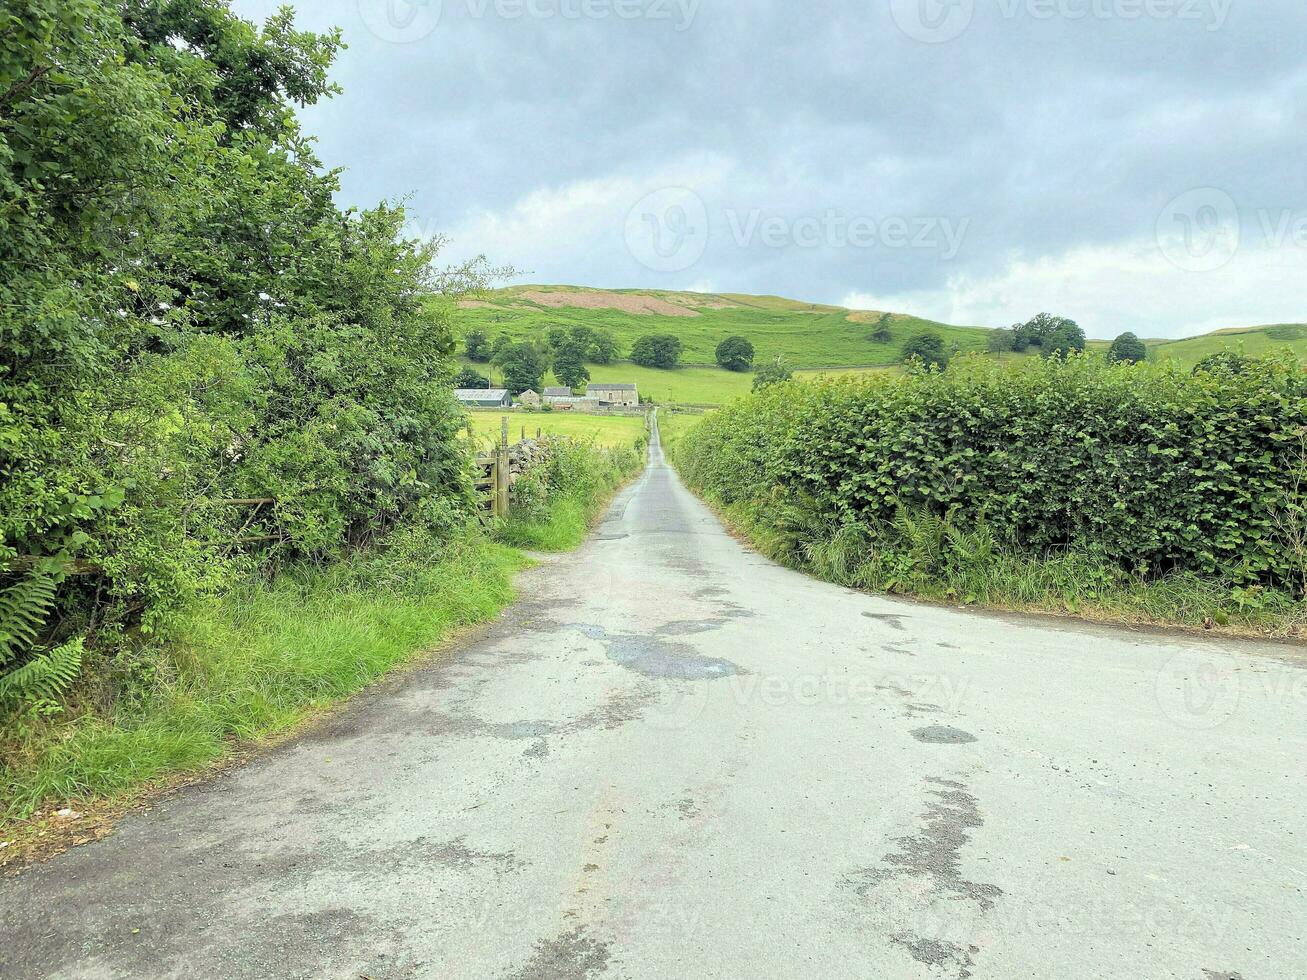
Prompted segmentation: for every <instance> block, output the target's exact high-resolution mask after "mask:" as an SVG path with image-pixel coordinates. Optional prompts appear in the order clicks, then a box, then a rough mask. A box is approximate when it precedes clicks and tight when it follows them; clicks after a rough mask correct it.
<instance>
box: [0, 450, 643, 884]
mask: <svg viewBox="0 0 1307 980" xmlns="http://www.w3.org/2000/svg"><path fill="white" fill-rule="evenodd" d="M593 452H594V451H593V450H592V449H591V448H590V447H580V448H578V449H577V450H576V451H575V456H576V459H575V460H574V462H575V463H576V465H581V463H582V460H583V459H584V458H586V457H589V458H590V460H591V464H592V465H593V464H595V463H596V457H594V456H593V455H592V453H593ZM601 456H602V458H601V459H599V460H598V462H599V463H601V464H602V465H593V469H594V471H595V472H598V473H599V474H601V477H602V478H600V479H596V480H594V481H591V482H589V483H585V484H578V485H576V486H574V487H572V488H571V490H570V492H567V493H557V494H554V495H552V496H551V497H550V498H549V499H548V500H546V501H545V502H544V503H542V504H539V505H537V506H536V507H534V508H533V509H532V512H531V513H530V514H529V515H524V516H519V517H517V518H515V519H512V520H509V521H506V522H504V523H503V524H501V525H500V526H498V527H496V528H495V529H493V531H492V532H491V533H489V534H487V533H483V532H479V531H478V532H472V533H468V534H467V535H465V536H464V537H461V538H458V539H456V540H454V541H453V542H445V543H436V542H435V541H433V540H431V539H430V538H428V537H426V536H423V535H419V534H409V535H404V536H401V537H399V538H398V539H396V540H394V541H392V542H391V544H390V546H389V547H387V548H386V549H385V550H384V551H378V552H375V553H361V554H356V555H354V556H352V557H350V558H347V559H345V560H343V561H341V562H339V563H337V564H335V565H332V566H329V567H325V568H324V567H317V566H299V567H291V568H289V569H286V570H283V571H282V572H281V573H280V574H279V575H277V576H276V577H275V578H273V579H271V580H266V579H261V578H260V579H251V580H248V581H245V582H243V583H241V584H240V585H238V586H237V587H235V588H233V589H232V590H231V591H229V592H228V593H226V594H225V595H222V596H220V597H217V598H215V599H213V600H210V601H208V602H204V603H198V604H196V606H195V607H194V608H193V609H192V610H190V612H189V613H188V614H187V615H186V616H185V617H184V618H183V620H182V622H181V624H180V625H179V627H178V628H177V629H176V631H175V632H174V633H173V634H171V636H170V637H169V639H168V641H167V642H166V643H161V642H156V643H154V644H152V645H149V646H142V647H141V648H140V650H139V651H138V652H137V653H136V654H134V655H123V656H120V657H119V658H117V660H116V662H115V663H114V664H113V666H112V668H111V671H110V673H111V674H112V676H104V677H100V678H98V679H97V682H96V683H94V684H88V685H87V690H86V693H85V694H84V696H83V698H82V701H81V703H79V704H75V705H73V706H72V707H70V708H69V709H68V710H67V711H66V712H65V713H63V714H60V715H57V716H54V717H48V718H43V719H42V718H32V717H28V718H26V719H22V720H17V721H13V722H11V723H9V724H7V725H6V727H5V728H4V729H3V730H0V867H4V866H5V865H16V864H18V863H21V862H22V861H24V860H26V859H27V858H28V857H30V856H32V855H36V854H40V853H42V852H43V851H47V850H55V851H57V850H60V849H62V848H63V847H65V846H68V845H69V844H74V843H83V842H86V841H88V840H90V839H92V838H98V837H100V836H103V833H105V832H107V825H108V823H109V821H107V820H106V819H105V814H106V813H110V812H111V811H114V810H116V809H120V808H122V807H123V806H124V805H130V804H131V802H133V801H135V800H139V799H142V798H148V796H149V795H150V794H151V793H152V792H153V791H155V790H157V789H159V788H162V787H165V786H167V785H170V784H173V783H176V782H179V781H181V780H183V779H185V778H186V777H187V776H188V775H190V776H193V775H194V774H197V773H204V772H206V771H208V770H210V769H212V768H213V767H215V766H217V765H219V764H221V763H222V762H223V761H224V760H230V759H232V758H233V757H235V756H236V755H237V754H238V753H240V752H241V751H243V750H246V749H249V748H250V747H252V746H257V745H259V744H262V743H263V742H264V741H266V740H269V739H274V738H276V737H278V736H282V735H285V734H287V733H290V732H293V731H294V730H295V729H296V728H297V726H299V725H301V724H302V723H304V722H305V721H306V720H308V719H310V718H312V717H314V716H315V715H317V714H320V713H321V712H322V711H324V710H326V709H329V708H331V707H333V706H335V705H338V704H340V703H341V702H343V701H344V700H346V699H348V698H349V697H350V696H351V695H354V694H356V693H358V692H359V691H360V690H362V689H364V688H365V687H367V686H368V685H370V684H372V683H374V682H376V681H377V680H379V679H380V678H382V677H383V676H384V675H385V674H387V673H388V672H390V671H392V670H394V669H396V668H398V667H401V666H403V665H406V664H411V663H414V662H417V661H419V660H421V659H422V658H423V656H424V655H426V654H427V653H428V652H429V651H431V650H432V649H433V648H435V647H437V646H439V645H440V644H442V643H446V642H448V641H449V640H450V639H451V638H453V637H455V636H457V635H458V633H459V632H460V631H461V630H463V629H465V628H467V627H470V626H472V625H475V624H477V623H481V622H485V621H487V620H489V619H492V618H493V617H494V616H495V615H497V614H498V613H499V611H500V610H502V609H503V608H504V607H505V606H506V605H508V604H509V603H510V602H512V601H513V599H514V598H515V594H516V593H515V590H514V585H513V581H514V577H515V576H516V574H517V573H518V572H519V571H521V570H522V569H524V568H526V567H528V566H529V565H531V564H532V562H531V559H530V558H529V557H527V556H526V555H524V554H522V552H521V551H519V550H518V548H519V547H525V548H531V549H533V550H538V551H562V550H568V549H571V548H574V547H576V546H577V545H578V544H580V543H581V541H582V540H584V538H585V535H586V532H587V530H588V528H589V526H590V524H591V523H592V522H593V521H594V520H595V518H596V517H597V516H598V515H599V514H600V513H602V511H603V508H604V506H605V505H606V503H607V501H608V500H609V499H610V498H611V496H612V495H613V494H614V493H615V492H616V490H617V488H618V487H619V486H620V485H621V483H623V482H625V480H626V479H628V478H629V477H630V476H631V475H632V474H633V473H634V472H636V471H637V470H638V466H636V465H635V464H634V463H633V462H632V460H634V459H635V458H636V454H635V453H634V452H633V451H631V450H626V451H625V453H624V454H622V455H621V456H620V460H621V461H622V463H623V465H622V466H620V467H619V466H615V465H614V463H613V458H614V457H613V454H609V453H602V454H601ZM108 690H112V691H113V692H114V694H113V696H112V697H110V696H107V695H106V694H105V693H104V692H105V691H108ZM60 810H62V811H63V815H62V816H61V815H60V813H59V811H60ZM69 810H72V811H76V812H74V813H73V814H72V816H69V815H68V811H69Z"/></svg>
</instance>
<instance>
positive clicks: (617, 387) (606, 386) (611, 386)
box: [590, 381, 636, 391]
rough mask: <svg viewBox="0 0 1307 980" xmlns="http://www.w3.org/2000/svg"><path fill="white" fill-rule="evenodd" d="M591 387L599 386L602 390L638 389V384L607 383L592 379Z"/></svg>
mask: <svg viewBox="0 0 1307 980" xmlns="http://www.w3.org/2000/svg"><path fill="white" fill-rule="evenodd" d="M590 387H591V388H597V389H599V390H600V391H635V390H636V386H635V385H628V384H607V383H605V382H602V381H592V382H590Z"/></svg>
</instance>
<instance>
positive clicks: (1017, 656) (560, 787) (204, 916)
mask: <svg viewBox="0 0 1307 980" xmlns="http://www.w3.org/2000/svg"><path fill="white" fill-rule="evenodd" d="M522 588H523V594H524V596H525V599H524V601H522V602H521V603H519V604H518V605H516V606H515V607H513V608H512V609H511V610H510V611H509V612H508V613H507V614H506V615H505V616H504V617H502V618H501V619H500V620H499V621H497V622H496V623H495V624H493V625H492V626H491V627H489V628H488V629H485V630H483V631H482V632H480V633H479V634H477V635H475V636H473V637H472V638H470V639H468V640H466V641H465V642H464V643H462V644H461V645H460V646H459V647H458V648H457V649H456V650H454V651H452V653H451V654H450V655H449V656H448V657H445V658H442V659H441V660H440V661H439V662H438V663H434V664H432V665H431V666H428V667H424V668H422V669H419V670H416V671H412V672H409V673H406V674H405V675H404V676H400V677H396V678H394V679H392V680H391V681H389V682H387V683H386V684H383V685H382V686H380V687H379V688H377V689H375V690H373V691H371V692H369V693H368V694H366V695H364V696H363V697H361V698H360V699H358V700H357V701H356V702H355V703H354V704H353V705H352V706H351V707H349V708H347V709H346V710H344V711H342V712H340V713H339V714H337V715H336V716H334V717H333V719H332V720H330V721H329V722H327V723H325V724H322V725H320V726H318V727H316V728H315V729H314V730H312V731H311V732H310V733H309V734H307V735H305V736H304V737H301V738H298V739H296V740H295V741H294V742H292V743H290V744H287V745H285V746H283V747H281V748H279V749H276V750H274V751H271V752H269V753H268V754H266V755H265V756H263V757H262V758H260V759H259V760H258V761H256V762H254V763H253V764H251V765H248V766H246V767H244V768H242V769H239V770H236V771H234V772H233V773H231V774H230V775H227V776H224V777H221V778H218V779H215V780H213V781H211V782H209V783H207V784H205V785H202V786H198V787H193V788H191V789H187V790H184V791H182V792H180V793H179V794H177V795H175V796H173V797H171V798H169V799H166V800H165V801H163V802H162V803H161V804H160V805H159V806H158V807H157V808H156V809H155V810H153V811H151V812H148V813H142V814H139V815H136V816H133V817H131V818H129V819H128V820H127V821H126V822H125V823H124V824H123V826H122V827H121V828H120V829H119V831H118V832H117V833H116V834H115V835H114V836H112V837H111V838H109V839H107V840H105V841H104V842H102V843H100V844H96V845H90V846H86V847H83V848H81V849H79V850H77V851H75V852H73V853H70V854H68V855H66V856H64V857H62V858H59V859H57V860H55V861H52V862H50V863H48V864H46V865H44V866H41V867H38V868H35V869H33V870H31V871H30V872H28V873H26V874H24V875H22V876H19V877H17V878H13V879H8V880H0V975H2V976H3V977H4V978H21V980H35V978H45V977H97V978H99V977H106V978H107V977H214V978H225V977H276V978H282V977H313V978H317V977H342V978H344V977H352V978H358V977H369V978H373V980H394V978H401V977H440V978H452V977H466V978H484V977H490V978H494V977H502V978H581V977H593V978H606V977H613V978H617V977H630V978H646V977H655V978H658V977H668V978H679V977H693V978H707V977H729V978H749V980H754V978H770V977H797V978H804V980H816V978H822V980H825V978H833V977H856V978H861V980H875V978H900V977H903V978H916V977H920V978H958V980H960V978H966V977H975V978H1003V980H1007V978H1014V977H1040V978H1043V977H1059V978H1068V977H1084V978H1095V980H1099V978H1104V977H1129V978H1151V977H1178V978H1183V980H1214V978H1232V977H1242V978H1246V980H1253V978H1262V977H1276V978H1278V977H1293V976H1299V977H1301V976H1307V824H1305V822H1304V815H1305V814H1307V670H1304V666H1305V665H1307V660H1304V658H1303V656H1302V654H1301V653H1300V652H1299V651H1297V650H1295V649H1293V648H1289V647H1280V646H1272V645H1242V644H1241V645H1237V646H1236V645H1234V644H1225V645H1220V644H1216V643H1209V642H1205V641H1203V640H1202V639H1201V638H1192V639H1191V638H1174V637H1164V636H1160V635H1150V634H1143V633H1133V632H1126V631H1117V630H1108V629H1099V628H1094V627H1088V626H1079V625H1075V624H1072V623H1064V622H1058V621H1053V620H1032V619H1021V618H1016V617H1000V616H990V615H977V614H970V613H965V612H962V611H958V610H950V609H939V608H933V607H927V606H921V605H916V604H911V603H905V602H897V601H891V600H886V599H882V598H876V597H871V596H866V595H861V594H857V593H854V592H851V591H849V590H846V589H841V588H838V587H836V586H831V585H827V584H823V583H820V582H816V581H813V580H810V579H808V578H806V577H804V576H802V575H799V574H796V573H793V572H790V571H787V570H785V569H782V568H779V567H777V566H776V565H774V564H772V563H770V562H768V561H766V560H764V559H763V558H761V557H759V556H758V555H756V554H753V553H751V552H749V551H747V550H746V549H745V548H743V547H741V546H740V545H739V544H738V543H736V542H735V541H734V540H733V539H732V538H731V537H730V536H729V535H728V534H727V533H726V532H725V531H724V530H723V529H722V527H721V526H720V525H719V524H718V522H717V521H716V520H715V519H714V517H713V516H712V515H711V514H710V512H709V511H708V510H706V509H705V508H704V507H703V506H702V505H701V504H700V503H699V502H698V501H697V500H696V499H695V498H694V497H692V496H691V495H690V494H689V492H688V491H686V490H685V489H684V488H683V487H682V486H681V484H680V483H679V482H678V480H677V479H676V477H675V476H674V474H673V473H672V471H671V470H670V469H669V468H668V467H667V466H666V465H665V463H664V462H663V458H662V453H661V451H660V449H659V447H658V445H657V444H656V442H655V445H654V446H653V448H652V450H651V465H650V468H649V469H648V470H647V471H646V473H645V474H644V476H643V477H642V478H641V479H640V481H639V482H638V483H637V484H636V485H634V486H633V487H631V488H630V489H628V490H627V491H626V492H624V493H623V494H622V495H621V496H620V497H619V499H618V500H617V501H616V503H615V504H614V506H613V508H612V510H611V512H610V513H609V515H608V517H607V519H606V520H605V521H604V523H603V525H602V526H601V527H600V528H599V530H598V531H597V532H596V533H595V534H594V536H593V537H592V538H591V540H590V541H589V542H588V543H587V544H586V545H585V547H583V548H582V549H581V550H580V551H579V552H578V553H576V554H575V555H570V556H567V557H564V558H562V559H559V560H556V561H552V562H550V563H548V564H545V565H543V566H541V567H540V568H538V569H535V570H532V571H531V572H529V573H527V574H526V576H524V578H523V581H522Z"/></svg>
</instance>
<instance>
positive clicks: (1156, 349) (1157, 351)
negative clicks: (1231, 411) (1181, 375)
mask: <svg viewBox="0 0 1307 980" xmlns="http://www.w3.org/2000/svg"><path fill="white" fill-rule="evenodd" d="M1286 349H1288V350H1291V351H1293V352H1294V353H1295V354H1297V355H1298V356H1299V357H1307V324H1302V323H1279V324H1274V325H1272V326H1266V327H1247V328H1244V329H1236V330H1218V331H1217V332H1216V333H1209V334H1204V335H1203V336H1201V337H1188V338H1186V339H1184V340H1158V341H1149V342H1148V350H1149V354H1150V355H1151V356H1153V357H1155V358H1157V360H1159V361H1175V362H1176V363H1178V364H1179V365H1181V366H1182V367H1193V366H1194V365H1195V364H1197V363H1198V362H1199V361H1201V360H1202V359H1203V358H1204V357H1207V356H1209V355H1211V354H1217V353H1220V352H1221V351H1227V350H1231V351H1240V352H1242V353H1244V354H1247V355H1249V356H1252V357H1257V356H1260V355H1262V354H1273V353H1276V352H1277V351H1282V350H1286Z"/></svg>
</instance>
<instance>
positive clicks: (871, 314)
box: [845, 310, 885, 323]
mask: <svg viewBox="0 0 1307 980" xmlns="http://www.w3.org/2000/svg"><path fill="white" fill-rule="evenodd" d="M884 318H885V314H884V313H880V312H878V311H876V310H854V311H853V312H852V313H850V314H849V315H848V316H847V317H845V319H846V320H848V321H849V322H850V323H880V321H881V320H883V319H884Z"/></svg>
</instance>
